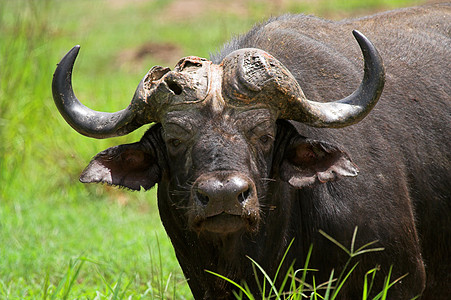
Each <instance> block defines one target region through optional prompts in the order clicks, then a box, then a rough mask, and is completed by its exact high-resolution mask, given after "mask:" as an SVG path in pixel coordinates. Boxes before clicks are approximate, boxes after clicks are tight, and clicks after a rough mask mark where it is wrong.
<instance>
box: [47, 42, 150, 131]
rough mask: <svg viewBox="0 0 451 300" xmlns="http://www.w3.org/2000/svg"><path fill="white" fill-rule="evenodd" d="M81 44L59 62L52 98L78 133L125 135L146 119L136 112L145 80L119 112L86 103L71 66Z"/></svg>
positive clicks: (54, 78)
mask: <svg viewBox="0 0 451 300" xmlns="http://www.w3.org/2000/svg"><path fill="white" fill-rule="evenodd" d="M79 50H80V46H78V45H77V46H75V47H73V48H72V49H71V50H70V51H69V52H68V53H67V54H66V55H65V56H64V57H63V58H62V59H61V62H60V63H59V64H58V66H57V68H56V70H55V73H54V74H53V81H52V91H53V100H54V101H55V104H56V106H57V107H58V110H59V111H60V113H61V115H62V116H63V117H64V119H65V120H66V122H67V123H69V125H70V126H72V128H74V129H75V130H76V131H78V132H79V133H81V134H83V135H86V136H89V137H93V138H98V139H103V138H109V137H114V136H120V135H125V134H128V133H130V132H132V131H133V130H135V129H137V128H139V127H141V126H142V125H144V124H145V123H150V122H152V120H146V121H147V122H139V121H137V119H138V118H137V112H139V110H140V109H142V106H143V105H145V102H144V101H143V100H144V97H145V96H144V91H143V81H141V82H140V84H139V86H138V88H137V89H136V92H135V95H134V97H133V100H132V102H131V104H130V105H129V106H128V107H127V108H125V109H123V110H121V111H118V112H115V113H106V112H98V111H95V110H92V109H90V108H88V107H86V106H84V105H83V104H82V103H80V101H79V100H78V99H77V97H76V96H75V94H74V91H73V89H72V70H73V67H74V62H75V59H76V58H77V55H78V52H79Z"/></svg>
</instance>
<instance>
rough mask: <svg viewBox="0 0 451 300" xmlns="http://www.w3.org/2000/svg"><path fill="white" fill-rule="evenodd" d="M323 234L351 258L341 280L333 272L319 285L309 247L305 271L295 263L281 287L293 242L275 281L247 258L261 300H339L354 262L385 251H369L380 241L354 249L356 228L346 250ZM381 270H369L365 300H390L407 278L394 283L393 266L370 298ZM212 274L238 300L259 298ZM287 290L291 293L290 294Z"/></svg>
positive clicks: (364, 290)
mask: <svg viewBox="0 0 451 300" xmlns="http://www.w3.org/2000/svg"><path fill="white" fill-rule="evenodd" d="M320 233H321V234H322V235H323V236H324V237H326V238H327V239H329V240H330V241H331V242H333V243H334V244H335V245H337V246H338V247H339V248H340V249H341V250H342V251H344V252H345V253H346V254H347V255H348V257H349V258H348V260H347V262H346V264H345V266H344V268H343V269H342V271H341V272H340V274H339V275H338V277H335V271H334V270H332V271H331V273H330V277H329V280H328V281H326V282H323V283H320V284H317V282H316V279H315V275H314V273H315V272H316V271H318V270H315V269H311V268H309V262H310V258H311V254H312V249H313V246H310V248H309V251H308V254H307V257H306V259H305V263H304V268H302V269H297V270H295V269H294V262H292V264H291V265H290V267H289V268H288V272H287V273H286V274H284V277H283V279H282V281H281V283H280V285H279V286H278V285H277V284H276V282H278V281H279V276H280V274H279V271H280V269H281V267H282V264H283V263H284V261H285V258H286V256H287V253H288V251H289V250H290V248H291V245H292V244H293V242H294V240H292V241H291V243H290V244H289V245H288V247H287V249H286V251H285V253H284V255H283V257H282V259H281V261H280V263H279V266H278V269H277V271H276V273H275V275H274V277H273V278H271V276H269V275H268V274H267V273H266V271H265V270H264V269H263V268H262V267H261V266H260V265H259V264H258V263H257V262H256V261H255V260H254V259H252V258H251V257H248V258H249V260H250V261H251V262H252V267H253V269H254V275H255V280H256V282H257V285H258V287H259V292H260V294H261V295H262V296H261V297H262V299H277V300H282V299H290V300H291V299H293V300H296V299H312V300H318V299H321V300H334V299H336V298H337V297H338V296H339V294H340V291H341V289H342V288H343V286H344V285H345V284H346V283H347V280H348V279H349V277H350V276H351V274H352V273H353V271H354V270H355V268H356V267H357V265H358V264H359V262H356V263H354V264H353V265H352V266H351V262H352V261H354V260H355V258H356V257H358V256H361V255H365V254H366V253H369V252H377V251H383V250H384V249H383V248H370V246H371V245H373V244H375V243H377V241H374V242H370V243H368V244H366V245H363V246H361V247H360V248H358V249H354V246H355V240H356V236H357V227H356V228H355V230H354V233H353V236H352V241H351V245H350V248H349V249H348V248H346V247H345V246H343V245H342V244H340V243H339V242H338V241H337V240H335V239H334V238H332V237H331V236H329V235H328V234H326V233H325V232H324V231H322V230H320ZM378 271H379V267H377V266H376V267H375V268H373V269H371V270H369V271H367V272H366V274H365V278H364V281H363V287H362V297H361V299H362V300H367V299H372V300H386V299H388V298H387V297H388V295H389V289H390V288H391V287H392V286H393V285H394V284H396V283H397V282H399V281H400V280H402V278H404V277H405V276H407V274H406V275H403V276H401V277H400V278H397V279H395V280H392V278H391V277H392V276H391V274H392V267H390V271H389V273H388V275H387V276H386V277H385V280H384V284H383V287H382V289H381V291H380V292H378V293H377V294H376V295H375V296H372V297H371V298H370V295H371V294H374V291H373V284H374V280H375V276H376V273H377V272H378ZM206 272H208V273H210V274H213V275H215V276H217V277H219V278H222V279H223V280H225V281H227V282H229V283H230V284H232V285H233V286H235V287H236V288H237V290H236V291H234V292H233V293H234V295H235V297H236V299H250V300H255V299H258V298H260V297H256V296H255V295H253V294H252V291H251V290H250V289H249V286H248V285H247V283H246V282H244V283H237V282H235V281H233V280H231V279H229V278H227V277H225V276H222V275H221V274H218V273H215V272H212V271H208V270H207V271H206ZM308 273H310V275H311V278H312V279H311V280H312V282H310V283H308V282H307V279H306V278H307V275H308ZM259 274H261V275H263V279H262V280H261V279H260V278H259ZM287 290H288V291H287Z"/></svg>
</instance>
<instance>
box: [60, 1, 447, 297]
mask: <svg viewBox="0 0 451 300" xmlns="http://www.w3.org/2000/svg"><path fill="white" fill-rule="evenodd" d="M353 30H359V31H360V32H362V33H364V34H365V35H366V36H367V37H368V39H367V38H366V37H365V36H364V35H363V34H361V33H359V32H358V31H353ZM351 32H353V34H354V37H355V39H356V40H357V42H358V44H359V45H360V48H361V51H362V53H363V58H364V59H363V60H362V58H361V54H360V53H359V48H358V47H357V43H356V42H355V40H354V39H353V38H352V34H351ZM370 41H371V42H370ZM376 48H377V50H376ZM78 51H79V47H78V46H76V47H74V48H73V49H72V50H70V51H69V52H68V54H67V55H66V56H65V57H64V58H63V59H62V60H61V62H60V64H59V65H58V67H57V69H56V71H55V74H54V78H53V97H54V100H55V103H56V105H57V107H58V109H59V111H60V113H61V114H62V115H63V117H64V118H65V119H66V121H67V122H68V123H69V124H70V125H71V126H72V127H73V128H74V129H75V130H77V131H78V132H80V133H81V134H84V135H87V136H90V137H94V138H108V137H112V136H118V135H125V134H128V133H129V132H131V131H133V130H134V129H136V128H138V127H140V126H142V125H144V124H148V123H152V122H154V123H155V125H153V126H152V127H151V128H150V129H149V130H148V131H147V132H146V133H145V135H144V136H143V137H142V139H141V141H139V142H137V143H133V144H126V145H120V146H116V147H112V148H109V149H107V150H105V151H103V152H101V153H99V154H98V155H97V156H95V157H94V159H93V160H92V161H91V162H90V164H89V165H88V167H87V168H86V169H85V170H84V171H83V173H82V175H81V177H80V180H81V181H82V182H84V183H87V182H102V183H107V184H110V185H117V186H122V187H126V188H129V189H132V190H139V189H141V188H144V189H146V190H147V189H150V188H151V187H153V186H154V185H155V184H157V183H158V206H159V210H160V215H161V220H162V222H163V225H164V226H165V229H166V231H167V234H168V235H169V237H170V239H171V241H172V243H173V246H174V248H175V252H176V255H177V258H178V260H179V263H180V265H181V267H182V269H183V272H184V274H185V276H186V277H187V278H188V283H189V285H190V288H191V290H192V292H193V295H194V297H195V298H196V299H213V298H214V299H218V298H231V297H233V294H232V290H233V289H234V287H233V286H232V285H230V284H228V283H227V282H226V281H224V280H223V279H220V278H218V277H216V276H213V275H211V274H210V273H207V272H206V271H205V270H211V271H213V272H216V273H219V274H222V275H224V276H226V277H228V278H230V279H232V280H234V281H236V282H238V283H240V282H242V281H245V282H247V284H248V285H249V287H250V289H251V290H252V292H253V293H254V294H255V295H258V294H259V293H260V290H259V286H258V284H257V283H256V281H255V278H254V275H253V270H252V265H251V262H250V260H249V259H248V258H247V257H246V256H249V257H251V258H252V259H254V260H256V261H257V262H258V263H259V264H260V265H261V266H262V267H263V268H264V270H266V272H267V273H268V274H269V275H270V276H271V277H272V276H274V274H275V273H276V270H277V267H278V264H279V262H280V260H281V258H282V256H283V254H284V253H285V250H286V249H287V245H288V244H289V243H290V242H291V241H292V240H294V242H293V244H292V246H291V249H290V251H289V252H288V254H287V257H286V258H285V263H284V264H283V265H282V268H281V270H280V273H281V274H285V273H284V272H286V271H287V269H288V267H289V266H290V264H291V263H292V262H293V261H294V268H295V269H300V268H303V267H304V259H305V257H306V255H307V252H308V249H309V246H310V245H311V244H313V249H314V250H313V255H312V258H311V261H310V265H309V267H311V268H315V269H318V270H319V271H318V272H315V273H314V275H315V278H316V282H323V281H326V280H327V279H328V278H329V274H330V272H331V270H332V269H335V274H337V273H338V272H340V270H341V269H342V268H343V265H344V264H345V262H346V260H347V258H348V257H347V255H346V254H345V253H344V252H343V251H341V250H340V249H339V248H338V247H337V246H335V245H334V244H332V242H331V241H329V240H328V239H326V238H325V237H324V236H322V235H321V234H319V232H318V231H319V230H320V229H321V230H323V231H324V232H326V233H328V234H329V235H330V236H332V237H334V238H335V239H336V240H337V241H338V242H340V243H342V244H343V245H346V246H347V245H349V244H350V243H351V239H352V235H353V231H354V228H355V227H356V226H358V228H359V229H358V233H357V238H356V240H355V247H356V248H357V247H360V246H362V245H364V244H366V243H369V242H372V241H376V240H377V241H378V242H377V244H375V246H377V247H383V248H384V249H385V250H384V251H380V252H372V253H367V254H366V255H363V256H361V257H359V258H358V260H359V261H360V264H359V265H358V267H357V268H356V269H355V270H354V272H353V273H352V276H351V277H350V278H349V279H348V284H346V285H345V286H344V287H343V288H342V290H341V291H340V294H339V296H340V297H342V298H343V299H358V298H360V297H361V296H362V287H363V284H362V282H363V278H364V276H365V272H367V271H368V270H370V269H372V268H374V267H375V266H379V267H380V271H379V272H378V273H377V276H376V283H375V287H374V288H373V290H375V289H376V287H377V288H378V289H379V290H380V288H381V286H382V283H383V280H384V277H385V276H387V274H388V272H389V269H390V267H391V266H393V271H392V275H391V278H392V279H396V278H398V277H400V276H403V275H405V274H407V276H406V277H404V278H403V279H402V280H401V281H399V282H397V283H396V284H395V285H394V286H393V287H392V288H391V289H390V291H389V295H390V297H392V298H393V299H410V298H412V297H415V296H417V295H420V294H421V293H423V298H424V299H445V298H446V297H448V295H449V293H450V291H451V288H450V284H451V276H450V274H451V264H450V249H451V247H450V243H451V238H450V237H451V201H450V195H451V191H450V188H451V167H450V149H451V138H450V132H451V117H450V116H451V110H450V97H451V4H439V5H431V6H423V7H416V8H409V9H399V10H395V11H390V12H386V13H381V14H377V15H374V16H370V17H363V18H358V19H350V20H343V21H338V22H334V21H328V20H323V19H319V18H316V17H312V16H305V15H284V16H281V17H277V18H273V19H270V20H269V21H267V22H266V23H263V24H260V25H257V26H256V27H254V28H253V29H252V30H251V31H250V32H248V33H247V34H244V35H242V36H239V37H237V38H235V39H233V40H232V41H231V42H229V43H228V44H226V45H225V46H224V48H223V49H222V51H220V52H219V53H217V54H215V55H212V57H211V59H210V60H208V59H204V58H199V57H195V56H190V57H185V58H182V59H181V60H180V61H179V62H178V63H177V65H176V66H175V68H174V69H173V70H171V69H169V68H165V67H160V66H155V67H153V68H152V69H151V70H150V71H149V72H148V73H147V74H146V75H145V77H144V78H143V80H142V81H141V82H140V84H139V85H138V88H137V90H136V92H135V94H134V97H133V100H132V102H131V104H130V105H129V106H128V107H127V108H126V109H124V110H122V111H119V112H116V113H104V112H97V111H93V110H90V109H89V108H87V107H85V106H84V105H82V104H81V103H80V102H79V101H78V100H77V98H76V97H75V95H74V93H73V91H72V85H71V73H72V68H73V64H74V62H75V58H76V56H77V54H78ZM383 62H384V63H383ZM362 78H363V79H362ZM359 82H360V85H359ZM384 82H385V87H384ZM301 88H302V89H301ZM383 89H384V92H383V94H382V96H381V93H382V90H383ZM309 99H310V100H309ZM337 99H341V100H337ZM378 100H379V101H378ZM376 103H377V105H376ZM371 110H372V112H371V114H370V115H368V117H366V118H365V116H367V114H368V113H369V112H370V111H371ZM364 118H365V119H364ZM362 119H364V120H363V121H362ZM350 125H352V126H350ZM358 173H359V175H358V176H357V174H358ZM345 177H352V178H345ZM338 179H341V180H338ZM282 277H283V276H282Z"/></svg>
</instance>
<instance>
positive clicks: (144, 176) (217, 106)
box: [53, 32, 384, 234]
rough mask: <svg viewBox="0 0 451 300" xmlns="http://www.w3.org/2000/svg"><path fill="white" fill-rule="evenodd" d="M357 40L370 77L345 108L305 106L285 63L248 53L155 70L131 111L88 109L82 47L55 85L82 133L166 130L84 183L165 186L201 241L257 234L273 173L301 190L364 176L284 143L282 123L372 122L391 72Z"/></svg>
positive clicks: (338, 159)
mask: <svg viewBox="0 0 451 300" xmlns="http://www.w3.org/2000/svg"><path fill="white" fill-rule="evenodd" d="M354 34H355V37H356V38H357V40H358V42H359V44H360V46H361V48H362V49H363V53H364V58H365V74H364V78H363V81H362V84H361V86H360V87H359V89H358V90H357V91H356V92H354V93H353V94H352V95H350V96H348V97H346V98H344V99H342V100H337V101H334V102H329V103H322V102H315V101H310V100H308V99H306V97H305V96H304V94H303V92H302V90H301V88H300V86H299V83H298V82H297V80H296V79H295V78H294V77H293V75H292V74H291V73H290V72H289V71H288V70H287V69H286V68H285V67H284V66H283V65H282V64H281V63H280V62H279V61H278V60H277V59H275V58H274V57H272V56H271V55H270V54H268V53H266V52H264V51H262V50H259V49H241V50H237V51H234V52H232V53H231V54H229V55H228V56H227V57H226V58H225V59H224V60H223V62H222V63H221V64H220V65H215V64H213V63H212V62H211V61H208V60H206V59H202V58H199V57H186V58H183V59H182V60H180V62H179V63H178V64H177V65H176V67H175V68H174V70H172V71H171V70H170V69H169V68H163V67H158V66H157V67H153V68H152V69H151V70H150V71H149V72H148V74H147V75H146V76H145V77H144V78H143V80H142V81H141V82H140V84H139V85H138V88H137V90H136V92H135V95H134V97H133V99H132V102H131V104H130V106H129V107H127V108H126V109H124V110H122V111H120V112H117V113H112V114H109V113H103V112H96V111H93V110H90V109H89V108H87V107H85V106H84V105H83V104H81V103H80V102H79V101H78V99H77V98H76V97H75V95H74V93H73V91H72V85H71V76H70V75H71V72H72V67H73V64H74V61H75V58H76V56H77V54H78V49H79V48H78V47H74V48H73V49H72V50H71V51H70V52H69V53H68V54H67V55H66V56H65V57H64V58H63V59H62V61H61V63H60V64H59V65H58V67H57V70H56V71H55V75H54V80H53V96H54V100H55V103H56V104H57V107H58V109H59V110H60V112H61V114H62V115H63V116H64V118H65V119H66V120H67V122H68V123H69V124H70V125H71V126H72V127H73V128H74V129H76V130H77V131H79V132H80V133H82V134H84V135H87V136H91V137H96V138H105V137H110V136H117V135H123V134H127V133H129V132H131V131H133V130H134V129H136V128H138V127H139V126H142V125H143V124H147V123H151V122H156V123H158V124H156V125H154V126H153V127H151V129H150V130H148V131H147V133H146V134H145V135H144V137H143V138H142V140H141V141H140V142H138V143H134V144H128V145H121V146H117V147H113V148H110V149H107V150H105V151H103V152H101V153H99V154H98V155H97V156H96V157H94V159H93V160H92V161H91V163H90V164H89V166H88V167H87V168H86V169H85V170H84V171H83V173H82V175H81V177H80V180H81V181H82V182H104V183H107V184H111V185H119V186H124V187H127V188H130V189H134V190H139V189H141V187H143V188H144V189H149V188H151V187H152V186H154V185H155V184H156V183H159V184H160V186H159V195H160V194H162V193H163V194H164V195H165V196H164V197H160V196H159V201H167V202H168V203H166V205H165V208H169V209H171V210H174V214H176V213H175V212H180V213H178V214H177V215H178V216H179V217H180V218H182V219H183V220H182V221H181V223H182V224H183V225H180V226H185V227H187V228H189V229H190V230H191V231H195V232H197V233H203V232H208V233H213V234H229V233H234V232H240V231H248V232H254V231H256V230H257V229H258V226H259V223H260V221H261V218H262V216H261V210H262V207H264V206H269V205H272V204H271V203H260V201H264V198H265V195H266V190H267V185H268V184H270V183H271V181H274V180H275V179H274V176H275V175H274V174H273V169H277V170H279V172H278V174H277V176H278V178H280V179H281V180H283V181H284V182H287V183H289V184H290V185H291V186H293V187H295V188H303V187H305V186H309V185H312V184H315V183H321V182H326V181H331V180H335V179H337V178H339V177H341V176H355V175H356V174H357V169H356V167H355V166H354V164H353V163H352V162H351V161H350V159H349V158H348V156H347V155H346V154H345V153H344V152H342V151H341V150H340V149H338V148H336V147H334V146H331V145H328V144H327V143H322V142H318V141H311V140H308V139H306V138H304V137H301V136H299V135H298V134H292V135H290V136H289V137H287V138H281V137H280V135H279V134H278V131H280V128H279V127H280V125H279V122H278V121H277V120H280V119H288V120H296V121H299V122H303V123H305V124H307V125H310V126H315V127H343V126H348V125H351V124H354V123H356V122H358V121H360V120H361V119H363V118H364V117H365V116H366V115H367V114H368V113H369V111H370V110H371V109H372V108H373V107H374V105H375V104H376V102H377V100H378V98H379V96H380V93H381V91H382V87H383V83H384V71H383V66H382V62H381V59H380V57H379V55H378V53H377V51H376V50H375V49H374V47H373V45H372V44H371V43H370V42H369V41H368V40H367V39H366V38H365V37H364V36H363V35H361V34H359V33H358V32H355V33H354ZM278 139H279V141H278ZM281 139H282V141H280V140H281ZM280 145H282V146H280ZM279 150H280V151H282V153H277V156H278V157H279V158H280V159H279V160H278V161H277V164H278V165H277V166H273V164H274V161H275V160H274V157H276V155H275V154H274V153H275V152H278V151H279ZM160 190H164V191H160ZM162 198H164V199H162ZM160 210H161V206H160ZM160 213H162V212H161V211H160ZM164 213H167V212H164ZM162 218H163V217H162ZM174 222H180V220H174Z"/></svg>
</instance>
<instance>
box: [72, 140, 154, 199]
mask: <svg viewBox="0 0 451 300" xmlns="http://www.w3.org/2000/svg"><path fill="white" fill-rule="evenodd" d="M159 179H160V168H159V166H158V164H157V159H156V156H155V155H154V154H153V153H151V152H150V151H148V150H146V149H145V148H144V147H143V146H142V145H141V142H138V143H134V144H126V145H120V146H116V147H111V148H108V149H106V150H105V151H102V152H100V153H99V154H97V155H96V156H95V157H94V158H93V159H92V160H91V162H90V163H89V165H88V166H87V167H86V169H85V170H84V171H83V172H82V173H81V175H80V181H81V182H83V183H91V182H96V183H99V182H100V183H107V184H110V185H118V186H122V187H125V188H129V189H132V190H140V189H141V187H143V188H144V189H146V190H148V189H150V188H151V187H153V186H154V185H155V184H156V183H157V182H158V181H159Z"/></svg>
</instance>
